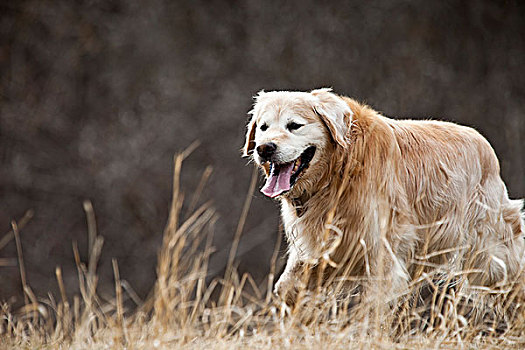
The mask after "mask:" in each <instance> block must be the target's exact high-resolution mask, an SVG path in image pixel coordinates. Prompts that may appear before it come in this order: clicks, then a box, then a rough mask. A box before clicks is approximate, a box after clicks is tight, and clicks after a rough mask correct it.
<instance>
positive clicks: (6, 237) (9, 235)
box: [0, 209, 34, 249]
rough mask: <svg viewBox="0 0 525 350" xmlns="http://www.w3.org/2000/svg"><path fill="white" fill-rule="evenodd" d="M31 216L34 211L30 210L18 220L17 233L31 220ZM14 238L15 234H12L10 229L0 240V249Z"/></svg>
mask: <svg viewBox="0 0 525 350" xmlns="http://www.w3.org/2000/svg"><path fill="white" fill-rule="evenodd" d="M33 215H34V211H33V210H32V209H30V210H28V211H26V212H25V214H24V216H23V217H22V219H20V220H19V221H18V223H17V224H18V231H20V230H22V229H23V228H24V227H25V226H26V225H27V223H28V222H29V220H31V219H32V218H33ZM14 237H15V234H14V231H13V229H12V228H11V230H10V231H9V232H8V233H6V234H5V235H4V237H2V239H1V240H0V249H2V248H4V247H5V246H6V245H7V243H9V242H10V241H11V240H12V239H13V238H14Z"/></svg>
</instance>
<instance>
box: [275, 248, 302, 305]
mask: <svg viewBox="0 0 525 350" xmlns="http://www.w3.org/2000/svg"><path fill="white" fill-rule="evenodd" d="M303 269H304V263H303V262H301V261H300V260H299V257H298V255H297V252H296V251H295V249H290V253H289V255H288V260H287V261H286V267H285V268H284V271H283V273H282V274H281V277H279V280H278V281H277V283H275V287H274V289H273V292H274V293H275V294H276V295H278V296H279V297H281V298H282V299H284V300H285V301H286V302H287V303H288V304H293V302H294V301H295V297H296V295H297V292H298V291H299V290H300V289H301V288H302V287H301V285H302V283H303V282H302V281H301V276H302V274H303Z"/></svg>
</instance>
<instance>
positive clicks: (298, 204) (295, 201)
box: [289, 191, 312, 217]
mask: <svg viewBox="0 0 525 350" xmlns="http://www.w3.org/2000/svg"><path fill="white" fill-rule="evenodd" d="M311 197H312V195H311V194H308V193H307V192H306V191H304V192H303V193H302V194H301V195H300V196H299V197H295V198H289V200H290V202H291V203H292V205H293V207H294V208H295V213H296V214H297V216H298V217H301V216H303V214H304V212H305V211H306V203H307V202H308V200H309V199H310V198H311Z"/></svg>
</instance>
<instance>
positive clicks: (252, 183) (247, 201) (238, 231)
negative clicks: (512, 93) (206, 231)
mask: <svg viewBox="0 0 525 350" xmlns="http://www.w3.org/2000/svg"><path fill="white" fill-rule="evenodd" d="M256 184H257V169H256V168H255V167H254V168H253V171H252V179H251V181H250V187H249V189H248V192H247V194H246V198H245V200H244V205H243V208H242V212H241V217H240V218H239V222H238V223H237V229H236V230H235V235H234V237H233V242H232V246H231V249H230V254H229V255H228V263H227V264H226V271H225V279H226V280H228V279H229V277H230V275H231V273H232V267H233V261H234V259H235V254H236V253H237V248H238V246H239V241H240V240H241V235H242V231H243V229H244V224H245V223H246V217H247V216H248V211H249V210H250V206H251V204H252V197H253V193H254V191H255V185H256Z"/></svg>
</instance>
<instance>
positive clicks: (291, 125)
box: [286, 122, 303, 131]
mask: <svg viewBox="0 0 525 350" xmlns="http://www.w3.org/2000/svg"><path fill="white" fill-rule="evenodd" d="M301 126H303V124H299V123H296V122H291V123H288V125H286V127H287V128H288V130H290V131H294V130H297V129H299V128H300V127H301Z"/></svg>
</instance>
